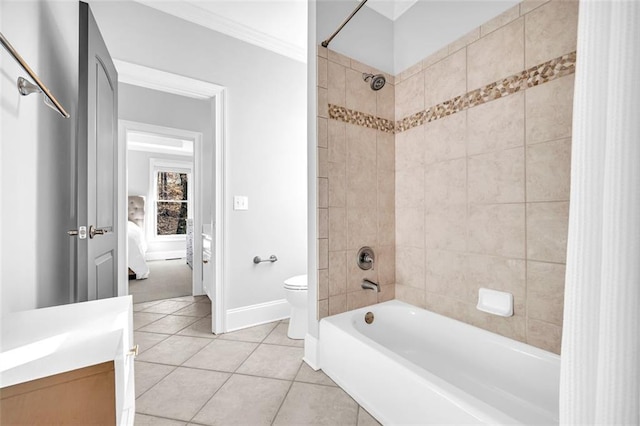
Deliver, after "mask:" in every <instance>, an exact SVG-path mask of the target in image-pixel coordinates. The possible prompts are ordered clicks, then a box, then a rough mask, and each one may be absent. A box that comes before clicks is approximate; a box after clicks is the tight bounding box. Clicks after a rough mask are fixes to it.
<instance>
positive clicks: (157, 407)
mask: <svg viewBox="0 0 640 426" xmlns="http://www.w3.org/2000/svg"><path fill="white" fill-rule="evenodd" d="M228 378H229V374H227V373H220V372H216V371H206V370H195V369H192V368H182V367H180V368H177V369H175V370H174V371H173V372H171V373H170V374H169V375H168V376H167V377H165V378H164V379H162V380H161V381H160V382H159V383H158V384H157V385H155V386H154V387H152V388H151V389H149V390H148V391H147V392H146V393H145V394H144V395H142V396H141V397H140V398H138V400H137V401H136V409H137V411H138V412H140V413H143V414H150V415H155V416H160V417H168V418H170V419H176V420H185V421H189V420H191V418H193V416H194V415H195V414H196V413H197V412H198V410H200V408H201V407H202V406H203V405H204V404H205V403H206V402H207V401H208V400H209V399H210V398H211V397H212V396H213V394H214V393H215V392H216V391H217V390H218V389H219V388H220V387H221V386H222V384H223V383H224V382H225V381H226V380H227V379H228Z"/></svg>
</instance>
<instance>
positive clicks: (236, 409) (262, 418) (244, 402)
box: [193, 374, 291, 425]
mask: <svg viewBox="0 0 640 426" xmlns="http://www.w3.org/2000/svg"><path fill="white" fill-rule="evenodd" d="M290 385H291V383H290V382H287V381H284V380H276V379H267V378H264V377H251V376H243V375H240V374H234V375H233V376H231V378H230V379H229V380H228V381H227V382H226V383H225V384H224V385H223V386H222V388H220V390H219V391H218V392H216V394H215V395H214V396H213V398H211V400H210V401H209V402H207V404H206V405H205V406H204V408H203V409H202V410H200V412H199V413H198V414H197V415H196V417H195V418H194V419H193V421H194V422H196V423H202V424H207V425H235V424H245V425H270V424H271V422H272V421H273V418H274V417H275V415H276V413H277V412H278V409H279V408H280V405H281V404H282V400H283V399H284V397H285V395H286V394H287V391H288V390H289V386H290Z"/></svg>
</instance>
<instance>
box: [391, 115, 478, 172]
mask: <svg viewBox="0 0 640 426" xmlns="http://www.w3.org/2000/svg"><path fill="white" fill-rule="evenodd" d="M400 134H402V133H400ZM396 146H397V143H396ZM397 155H398V151H397V150H396V156H397ZM466 155H467V112H466V111H463V112H459V113H457V114H453V115H450V116H448V117H445V118H441V119H439V120H436V121H432V122H431V123H427V124H425V125H424V161H425V163H426V164H430V163H435V162H437V161H445V160H452V159H454V158H461V157H465V156H466ZM396 165H398V161H397V160H396ZM396 170H397V169H396Z"/></svg>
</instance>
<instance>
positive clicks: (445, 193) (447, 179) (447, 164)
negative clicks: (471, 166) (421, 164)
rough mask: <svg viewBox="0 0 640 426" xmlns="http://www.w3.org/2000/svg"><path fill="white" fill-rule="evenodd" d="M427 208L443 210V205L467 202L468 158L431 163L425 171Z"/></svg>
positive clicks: (431, 210)
mask: <svg viewBox="0 0 640 426" xmlns="http://www.w3.org/2000/svg"><path fill="white" fill-rule="evenodd" d="M424 188H425V210H426V211H427V212H433V211H441V207H443V206H451V205H453V206H456V207H458V208H460V206H461V205H464V206H465V207H464V210H465V211H466V203H467V159H466V158H459V159H456V160H449V161H442V162H439V163H433V164H430V165H429V166H428V167H427V168H426V171H425V183H424Z"/></svg>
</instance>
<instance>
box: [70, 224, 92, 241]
mask: <svg viewBox="0 0 640 426" xmlns="http://www.w3.org/2000/svg"><path fill="white" fill-rule="evenodd" d="M67 234H69V236H70V237H78V238H79V239H81V240H84V239H85V238H87V227H86V226H80V227H78V229H72V230H70V231H67Z"/></svg>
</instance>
